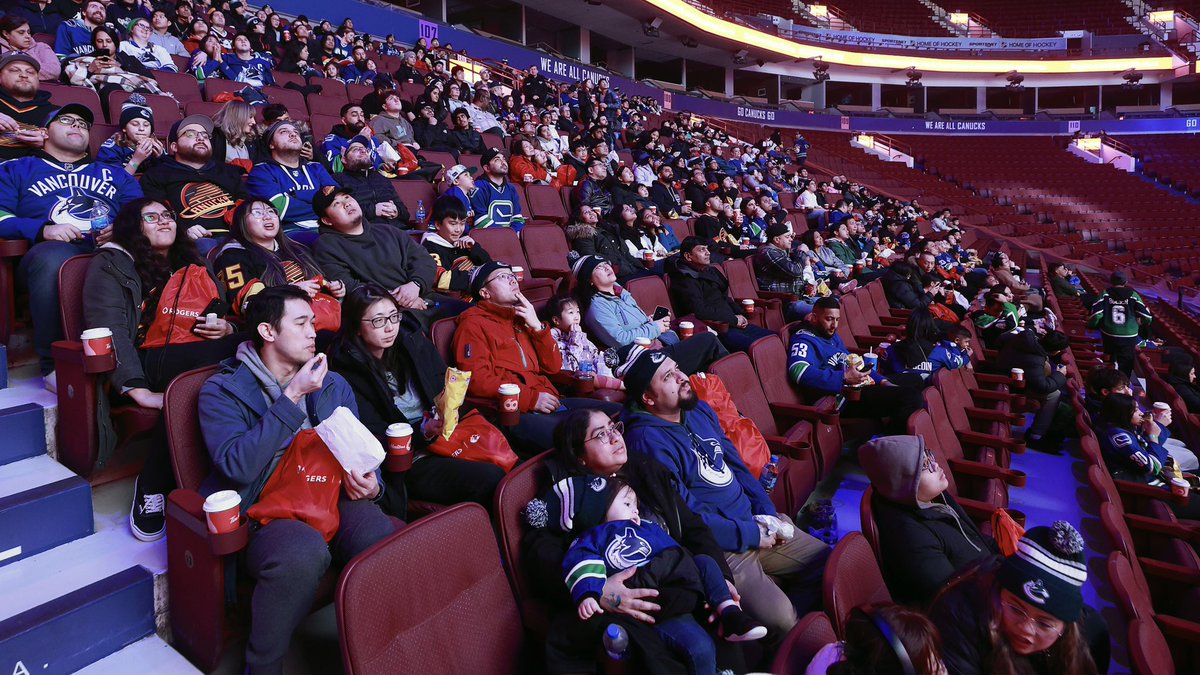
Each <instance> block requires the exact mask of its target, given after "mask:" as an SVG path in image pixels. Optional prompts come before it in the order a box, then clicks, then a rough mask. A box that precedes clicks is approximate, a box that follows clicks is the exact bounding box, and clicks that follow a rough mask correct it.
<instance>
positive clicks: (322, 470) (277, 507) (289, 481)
mask: <svg viewBox="0 0 1200 675" xmlns="http://www.w3.org/2000/svg"><path fill="white" fill-rule="evenodd" d="M341 490H342V466H341V464H338V461H337V458H335V457H334V456H333V453H332V452H330V451H329V448H328V447H326V446H325V442H324V441H322V440H321V437H320V436H318V435H317V432H316V430H314V429H305V430H304V431H301V432H300V433H298V434H296V437H295V438H294V439H292V444H291V445H289V446H288V449H287V451H286V452H284V453H283V459H281V460H279V464H278V465H276V466H275V471H274V472H273V473H272V474H271V477H270V478H268V479H267V484H266V485H265V486H263V491H262V495H260V496H259V498H258V501H257V502H255V503H254V505H253V506H251V507H250V510H249V511H247V512H246V515H247V516H249V517H250V518H253V519H255V520H257V521H258V522H259V524H261V525H266V524H267V523H269V522H271V521H272V520H298V521H300V522H302V523H306V524H307V525H309V526H310V527H312V528H313V529H314V530H316V531H317V532H320V533H321V536H323V537H325V541H330V540H331V539H333V535H335V534H337V530H338V526H339V525H340V524H341V515H340V514H339V513H338V497H339V496H340V492H341Z"/></svg>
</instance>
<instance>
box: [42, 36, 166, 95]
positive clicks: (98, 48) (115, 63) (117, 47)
mask: <svg viewBox="0 0 1200 675" xmlns="http://www.w3.org/2000/svg"><path fill="white" fill-rule="evenodd" d="M92 48H93V50H94V51H93V52H92V53H91V54H88V55H87V56H80V57H78V58H75V59H72V60H70V61H68V62H67V64H66V69H65V72H64V76H65V77H66V80H67V83H68V84H72V85H75V86H77V87H91V88H92V89H95V90H96V92H97V93H99V95H100V103H101V105H103V106H105V107H107V106H108V95H109V94H111V93H112V92H114V91H141V92H145V93H148V94H161V93H162V89H160V88H159V86H158V83H157V82H155V81H154V76H153V75H152V74H151V72H150V70H149V69H147V68H146V67H145V66H143V65H142V64H141V62H140V61H138V60H137V59H135V58H134V57H132V56H130V55H128V54H125V53H123V52H121V36H120V34H119V33H117V31H116V30H114V29H112V28H109V27H108V26H97V27H96V28H95V29H94V30H93V31H92Z"/></svg>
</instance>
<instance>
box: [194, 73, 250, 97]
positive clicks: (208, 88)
mask: <svg viewBox="0 0 1200 675" xmlns="http://www.w3.org/2000/svg"><path fill="white" fill-rule="evenodd" d="M245 88H246V84H245V83H243V82H231V81H229V80H220V79H216V78H211V77H210V78H208V79H207V80H205V81H204V100H205V101H213V100H215V99H216V98H217V96H219V95H220V94H225V93H229V94H235V95H236V94H237V93H238V92H239V91H241V90H243V89H245Z"/></svg>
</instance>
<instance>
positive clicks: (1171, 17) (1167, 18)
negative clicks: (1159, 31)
mask: <svg viewBox="0 0 1200 675" xmlns="http://www.w3.org/2000/svg"><path fill="white" fill-rule="evenodd" d="M1146 19H1148V20H1149V21H1150V23H1161V24H1168V23H1175V10H1172V9H1164V10H1161V11H1157V12H1150V13H1149V14H1147V15H1146Z"/></svg>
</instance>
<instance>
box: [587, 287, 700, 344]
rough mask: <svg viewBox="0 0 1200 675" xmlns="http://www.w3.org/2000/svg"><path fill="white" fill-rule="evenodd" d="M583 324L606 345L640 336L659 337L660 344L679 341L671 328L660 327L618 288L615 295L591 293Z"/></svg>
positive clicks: (631, 341)
mask: <svg viewBox="0 0 1200 675" xmlns="http://www.w3.org/2000/svg"><path fill="white" fill-rule="evenodd" d="M583 324H584V326H585V327H586V328H587V330H588V332H589V333H591V334H592V335H594V336H595V337H596V340H597V341H599V342H600V344H602V345H604V346H605V347H622V346H624V345H627V344H632V343H633V341H634V339H635V338H640V337H642V338H647V339H650V340H661V341H662V342H663V344H675V343H676V342H679V338H678V336H676V335H675V333H674V332H673V331H667V332H666V333H663V332H662V331H661V330H659V327H658V323H657V322H655V321H652V320H651V319H650V317H648V316H646V313H645V312H643V311H642V308H641V307H639V306H638V304H637V300H635V299H634V297H633V295H632V294H631V293H629V292H628V291H625V290H623V289H619V288H618V291H617V293H616V294H615V295H610V294H607V293H597V294H596V295H595V296H593V297H592V304H591V305H590V306H589V307H588V311H587V316H585V317H584V318H583Z"/></svg>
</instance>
